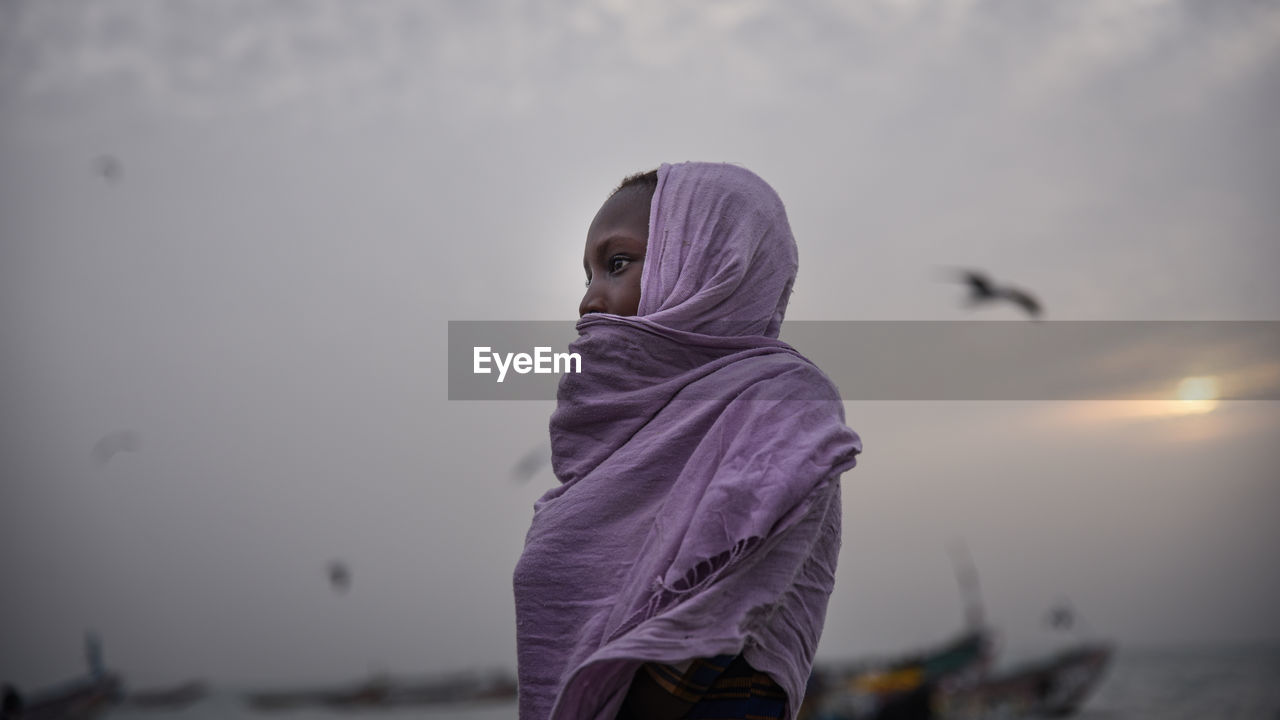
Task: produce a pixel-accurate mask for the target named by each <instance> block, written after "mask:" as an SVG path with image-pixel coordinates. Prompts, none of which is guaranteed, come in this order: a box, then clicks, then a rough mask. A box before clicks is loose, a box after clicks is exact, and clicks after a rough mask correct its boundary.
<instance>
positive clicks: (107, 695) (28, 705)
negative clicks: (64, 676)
mask: <svg viewBox="0 0 1280 720" xmlns="http://www.w3.org/2000/svg"><path fill="white" fill-rule="evenodd" d="M85 658H86V660H87V661H88V664H89V672H88V674H87V675H84V676H82V677H78V678H75V679H72V680H68V681H66V682H63V683H59V684H58V685H55V686H53V687H50V688H45V689H43V690H40V691H38V692H35V693H32V694H31V695H29V696H26V697H24V696H23V695H22V694H20V693H19V692H18V691H17V689H15V688H12V687H8V686H6V687H5V693H4V699H3V701H4V705H3V709H2V710H0V717H3V718H4V719H5V720H8V719H9V718H21V720H88V719H89V718H94V717H97V716H98V715H99V714H101V713H102V712H103V711H105V710H107V709H108V708H109V707H111V706H112V705H115V704H116V703H117V702H119V700H120V698H121V697H122V696H123V690H122V688H123V685H122V683H121V681H120V678H119V676H117V675H116V674H114V673H111V672H108V671H107V670H106V669H105V667H104V666H103V664H102V646H101V644H100V643H99V642H98V639H97V637H96V636H94V635H92V634H90V635H88V636H86V637H85Z"/></svg>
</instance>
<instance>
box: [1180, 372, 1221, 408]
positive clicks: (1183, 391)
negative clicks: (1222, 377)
mask: <svg viewBox="0 0 1280 720" xmlns="http://www.w3.org/2000/svg"><path fill="white" fill-rule="evenodd" d="M1176 394H1177V397H1178V401H1179V408H1178V414H1190V413H1206V412H1209V411H1210V410H1212V409H1214V408H1215V407H1217V406H1218V378H1216V377H1212V376H1197V377H1188V378H1183V379H1182V382H1180V383H1178V389H1177V391H1176Z"/></svg>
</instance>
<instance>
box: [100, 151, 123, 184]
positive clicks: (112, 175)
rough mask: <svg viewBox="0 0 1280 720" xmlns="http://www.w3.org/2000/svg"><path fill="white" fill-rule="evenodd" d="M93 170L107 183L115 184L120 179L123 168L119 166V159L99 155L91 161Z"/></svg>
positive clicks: (113, 156)
mask: <svg viewBox="0 0 1280 720" xmlns="http://www.w3.org/2000/svg"><path fill="white" fill-rule="evenodd" d="M93 168H94V170H96V171H97V172H98V174H99V175H101V176H102V179H103V180H106V181H107V182H115V181H117V180H119V179H120V175H121V173H123V171H124V166H123V165H121V164H120V160H119V158H117V157H116V156H115V155H99V156H98V157H97V159H96V160H94V161H93Z"/></svg>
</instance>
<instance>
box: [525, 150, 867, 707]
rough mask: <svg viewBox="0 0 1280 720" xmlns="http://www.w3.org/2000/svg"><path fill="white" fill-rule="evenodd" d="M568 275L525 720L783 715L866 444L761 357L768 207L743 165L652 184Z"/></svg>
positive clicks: (772, 269) (631, 192)
mask: <svg viewBox="0 0 1280 720" xmlns="http://www.w3.org/2000/svg"><path fill="white" fill-rule="evenodd" d="M583 265H584V269H585V270H586V273H587V292H586V294H585V296H584V297H583V299H582V304H581V305H580V306H579V314H580V315H581V319H580V320H579V322H578V332H579V337H578V340H577V341H575V342H574V344H573V345H572V346H571V350H573V351H574V352H577V353H579V354H580V355H581V357H582V372H581V373H576V374H567V375H565V376H564V378H563V379H562V381H561V384H560V390H559V395H558V402H557V408H556V411H555V413H554V414H553V415H552V417H551V442H552V464H553V467H554V469H555V473H556V477H557V478H558V479H559V480H560V482H561V484H560V486H559V487H556V488H554V489H552V490H551V491H549V492H548V493H547V494H546V495H544V496H543V497H542V498H540V499H539V500H538V501H537V503H535V505H534V518H533V523H532V526H531V527H530V529H529V533H528V536H527V538H526V540H525V550H524V554H523V555H522V556H521V558H520V562H519V563H518V564H517V566H516V571H515V577H514V582H515V596H516V625H517V643H518V651H519V665H520V668H519V679H520V717H521V720H546V719H547V718H556V719H557V720H588V719H597V718H598V719H600V720H610V719H612V718H633V717H634V718H646V719H654V720H656V719H659V718H664V717H669V718H681V717H684V718H696V717H713V716H714V717H722V718H723V717H746V716H747V715H751V716H753V717H787V718H793V717H794V716H795V713H796V710H797V709H798V708H799V705H800V700H801V699H802V696H803V692H804V684H805V681H806V680H807V678H808V675H809V671H810V668H811V665H812V662H813V653H814V649H815V647H816V645H817V642H818V637H819V635H820V634H821V630H822V624H823V620H824V618H825V615H826V606H827V599H828V597H829V595H830V593H831V589H832V583H833V581H834V572H835V565H836V556H837V553H838V550H839V542H840V495H839V477H840V474H841V473H842V472H844V471H845V470H847V469H849V468H851V467H853V465H854V462H855V456H856V455H857V453H859V452H860V451H861V442H860V440H859V439H858V436H857V435H856V434H855V433H854V432H853V431H852V430H850V429H849V428H847V427H845V425H844V411H843V405H842V404H841V402H840V396H839V394H838V392H837V391H836V389H835V387H834V386H833V385H832V384H831V383H830V381H829V380H828V379H827V378H826V376H825V375H824V374H823V373H822V372H821V371H820V370H819V369H818V368H817V367H815V366H814V365H813V364H812V363H810V362H809V361H808V360H806V359H805V358H804V357H803V356H801V355H800V354H799V353H797V352H796V351H795V350H794V349H792V348H791V347H790V346H788V345H787V344H786V343H783V342H781V341H780V340H778V339H777V337H778V331H779V328H780V327H781V324H782V317H783V313H784V311H785V309H786V305H787V300H788V298H789V296H790V294H791V288H792V285H793V283H794V282H795V274H796V269H797V252H796V246H795V240H794V239H793V238H792V236H791V230H790V226H789V224H788V223H787V217H786V212H785V210H784V208H783V205H782V201H781V200H780V199H779V198H778V196H777V194H776V193H775V192H774V191H773V189H772V188H770V187H769V186H768V185H767V184H766V183H765V182H764V181H763V180H761V179H760V178H759V177H757V176H756V175H754V174H753V173H751V172H750V171H748V170H746V169H744V168H741V167H737V166H734V165H722V164H712V163H685V164H680V165H663V166H662V167H661V168H659V169H658V170H656V171H653V172H650V173H643V174H640V175H636V176H632V177H630V178H628V179H627V180H626V181H624V182H623V184H622V186H621V187H620V188H619V189H618V190H616V191H615V192H614V194H613V195H611V196H610V197H609V199H608V200H607V201H606V202H605V204H604V205H603V206H602V207H601V208H600V212H599V213H597V215H596V217H595V219H594V220H593V221H592V223H591V227H590V229H589V230H588V233H587V245H586V251H585V255H584V258H583Z"/></svg>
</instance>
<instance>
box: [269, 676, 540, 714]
mask: <svg viewBox="0 0 1280 720" xmlns="http://www.w3.org/2000/svg"><path fill="white" fill-rule="evenodd" d="M515 696H516V682H515V679H514V678H512V677H511V676H510V675H508V674H507V673H503V672H492V673H464V674H459V675H451V676H447V677H440V678H426V679H407V678H392V677H390V676H387V675H377V676H374V677H372V678H370V679H368V680H365V681H363V682H360V683H357V684H355V685H348V686H343V687H336V688H328V689H312V690H288V691H275V692H255V693H250V694H248V695H246V696H245V698H244V700H245V702H246V703H247V704H249V705H250V706H252V707H253V708H254V709H256V710H259V711H265V712H272V711H279V710H296V709H299V708H307V707H312V708H319V707H324V708H329V709H331V710H355V709H374V708H376V709H401V708H412V707H422V706H428V705H445V704H452V703H468V702H483V701H490V700H510V699H512V698H514V697H515Z"/></svg>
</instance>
